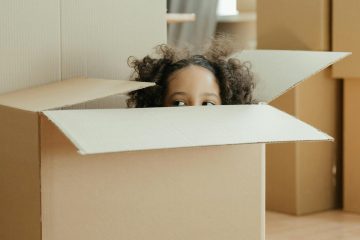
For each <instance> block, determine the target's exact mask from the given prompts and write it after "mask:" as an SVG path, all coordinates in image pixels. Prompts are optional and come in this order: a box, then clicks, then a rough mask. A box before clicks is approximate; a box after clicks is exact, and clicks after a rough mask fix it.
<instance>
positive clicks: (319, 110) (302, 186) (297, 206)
mask: <svg viewBox="0 0 360 240" xmlns="http://www.w3.org/2000/svg"><path fill="white" fill-rule="evenodd" d="M339 84H340V83H339V81H336V80H335V79H331V71H330V69H326V70H325V71H323V72H321V73H318V74H317V75H315V76H314V77H312V78H311V79H310V80H309V81H307V82H305V83H304V84H302V85H300V86H299V87H297V88H295V89H293V90H292V91H290V92H288V93H286V94H285V95H284V96H282V97H280V98H278V99H276V100H275V101H273V102H272V103H271V104H272V105H273V106H276V107H277V108H279V109H282V110H284V111H286V112H288V113H289V114H292V115H296V116H298V117H299V118H300V119H302V120H305V121H306V122H308V123H311V124H313V125H314V126H316V127H318V128H320V129H326V132H328V133H330V135H331V136H333V137H334V138H335V142H333V143H329V142H321V143H320V142H319V143H313V144H307V143H302V142H299V143H288V144H284V145H269V146H268V147H267V159H268V164H267V190H266V193H267V208H268V209H271V210H276V211H281V212H286V213H291V214H297V215H301V214H306V213H311V212H317V211H322V210H326V209H331V208H334V207H335V206H336V205H337V201H338V197H339V196H338V194H339V192H338V189H339V186H338V185H337V184H338V182H337V181H336V180H337V179H336V178H337V177H338V176H337V174H336V172H334V171H336V167H337V165H338V158H339V153H340V152H339V148H340V147H341V145H340V142H339V139H341V135H340V132H339V131H340V128H339V124H340V121H339V116H338V115H337V114H338V112H339V111H340V109H341V106H339V101H338V100H339V98H340V92H339V89H340V87H339ZM314 99H316V101H315V100H314ZM279 173H281V174H279Z"/></svg>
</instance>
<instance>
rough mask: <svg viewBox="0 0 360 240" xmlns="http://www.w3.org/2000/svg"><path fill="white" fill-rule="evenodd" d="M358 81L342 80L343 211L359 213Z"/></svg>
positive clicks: (359, 98)
mask: <svg viewBox="0 0 360 240" xmlns="http://www.w3.org/2000/svg"><path fill="white" fill-rule="evenodd" d="M359 108H360V79H345V80H344V210H345V211H349V212H355V213H360V138H359V136H360V110H359Z"/></svg>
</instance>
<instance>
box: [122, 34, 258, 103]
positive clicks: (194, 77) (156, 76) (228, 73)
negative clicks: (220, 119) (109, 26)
mask: <svg viewBox="0 0 360 240" xmlns="http://www.w3.org/2000/svg"><path fill="white" fill-rule="evenodd" d="M157 53H158V57H156V58H154V57H150V56H146V57H144V58H143V59H140V60H139V59H135V58H130V59H129V64H130V66H131V67H133V68H134V74H133V77H132V78H133V79H132V80H135V81H143V82H155V83H156V84H157V85H156V86H154V87H150V88H145V89H141V90H137V91H134V92H132V93H130V94H129V95H130V99H129V100H128V105H129V107H161V106H196V105H220V104H223V105H228V104H250V103H252V102H253V99H252V91H253V89H254V82H253V76H252V74H251V72H250V69H249V66H247V65H246V64H245V63H241V62H240V61H239V60H238V59H234V58H229V59H228V57H229V55H230V54H231V53H232V51H231V48H230V47H229V42H228V41H227V40H226V39H216V40H214V41H213V42H212V44H211V45H210V47H209V48H208V49H207V50H206V51H205V52H204V53H203V54H201V55H192V54H191V53H190V51H189V50H182V51H178V50H176V49H174V48H171V47H169V46H167V45H160V46H158V47H157Z"/></svg>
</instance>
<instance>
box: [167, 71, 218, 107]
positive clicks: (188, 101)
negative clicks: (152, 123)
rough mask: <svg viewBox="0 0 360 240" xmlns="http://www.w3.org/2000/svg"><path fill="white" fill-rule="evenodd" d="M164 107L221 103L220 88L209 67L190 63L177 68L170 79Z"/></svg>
mask: <svg viewBox="0 0 360 240" xmlns="http://www.w3.org/2000/svg"><path fill="white" fill-rule="evenodd" d="M168 81H169V83H168V89H167V92H166V95H165V100H164V107H170V106H200V105H220V104H221V98H220V88H219V85H218V84H217V81H216V77H215V76H214V74H213V73H212V72H210V71H209V70H208V69H206V68H203V67H200V66H196V65H190V66H188V67H185V68H183V69H180V70H177V71H176V72H174V73H173V74H172V75H170V77H169V79H168Z"/></svg>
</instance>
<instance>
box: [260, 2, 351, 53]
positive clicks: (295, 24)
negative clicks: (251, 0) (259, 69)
mask: <svg viewBox="0 0 360 240" xmlns="http://www.w3.org/2000/svg"><path fill="white" fill-rule="evenodd" d="M355 1H356V0H355ZM257 22H258V28H257V36H258V42H257V46H258V48H259V49H287V50H288V49H294V50H314V51H328V50H330V1H329V0H295V1H288V0H271V1H268V0H258V1H257Z"/></svg>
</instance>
